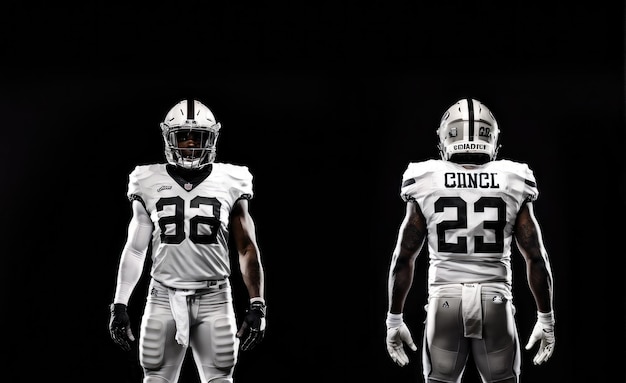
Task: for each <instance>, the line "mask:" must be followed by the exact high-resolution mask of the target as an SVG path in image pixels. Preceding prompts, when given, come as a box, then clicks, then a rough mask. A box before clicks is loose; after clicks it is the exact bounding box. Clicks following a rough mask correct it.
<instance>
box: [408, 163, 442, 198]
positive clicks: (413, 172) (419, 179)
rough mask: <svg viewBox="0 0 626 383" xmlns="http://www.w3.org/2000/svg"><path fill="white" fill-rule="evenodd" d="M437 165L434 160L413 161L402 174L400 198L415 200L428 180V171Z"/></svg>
mask: <svg viewBox="0 0 626 383" xmlns="http://www.w3.org/2000/svg"><path fill="white" fill-rule="evenodd" d="M435 166H436V162H434V161H433V160H427V161H424V162H411V163H409V165H408V166H407V168H406V170H405V171H404V173H403V174H402V185H401V186H400V198H402V200H403V201H404V202H408V201H415V200H416V198H417V197H416V196H417V193H418V191H419V190H420V188H421V187H422V186H424V183H425V182H427V180H426V177H424V176H425V175H426V174H427V173H429V172H431V171H432V169H433V168H434V167H435Z"/></svg>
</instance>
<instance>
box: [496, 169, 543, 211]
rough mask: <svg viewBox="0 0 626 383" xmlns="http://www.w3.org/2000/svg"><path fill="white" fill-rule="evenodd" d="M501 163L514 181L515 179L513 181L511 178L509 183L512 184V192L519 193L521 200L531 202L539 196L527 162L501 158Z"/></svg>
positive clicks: (532, 173)
mask: <svg viewBox="0 0 626 383" xmlns="http://www.w3.org/2000/svg"><path fill="white" fill-rule="evenodd" d="M503 165H505V166H506V169H507V170H508V171H509V173H510V175H511V177H513V178H514V181H516V182H513V180H512V182H511V185H514V186H513V187H514V188H515V190H514V192H516V193H519V195H520V197H521V201H522V202H524V201H530V202H533V201H535V200H537V198H538V197H539V189H538V188H537V180H536V179H535V174H534V172H533V171H532V169H530V167H529V166H528V164H525V163H521V162H513V161H506V160H503Z"/></svg>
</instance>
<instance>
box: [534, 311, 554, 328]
mask: <svg viewBox="0 0 626 383" xmlns="http://www.w3.org/2000/svg"><path fill="white" fill-rule="evenodd" d="M537 320H538V321H539V322H540V323H541V324H547V325H551V324H554V311H550V312H547V313H542V312H539V311H537Z"/></svg>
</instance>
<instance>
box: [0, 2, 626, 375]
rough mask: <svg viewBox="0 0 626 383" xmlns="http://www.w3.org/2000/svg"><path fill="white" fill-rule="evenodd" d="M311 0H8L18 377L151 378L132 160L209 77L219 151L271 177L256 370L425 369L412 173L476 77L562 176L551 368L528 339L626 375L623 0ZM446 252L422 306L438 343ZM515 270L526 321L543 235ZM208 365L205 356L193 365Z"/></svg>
mask: <svg viewBox="0 0 626 383" xmlns="http://www.w3.org/2000/svg"><path fill="white" fill-rule="evenodd" d="M294 4H295V2H294V3H290V4H279V3H271V4H270V3H268V2H255V3H253V4H251V5H246V4H244V3H241V2H223V3H221V4H211V5H208V4H206V3H205V2H200V1H184V2H178V3H176V4H174V3H172V4H167V3H166V4H162V5H156V4H153V3H148V2H135V3H133V4H127V3H124V2H115V1H114V2H90V3H87V2H85V3H83V4H80V5H78V6H77V5H71V6H70V5H69V4H68V5H63V4H59V3H57V2H55V3H54V4H51V5H36V4H30V5H23V4H20V3H18V2H14V1H11V2H7V3H5V5H4V7H5V12H3V16H4V17H3V19H4V20H3V22H2V23H1V24H0V36H1V39H0V44H1V50H2V52H3V57H4V58H3V60H2V65H1V69H2V75H1V76H0V79H1V83H0V108H1V109H0V111H1V112H2V113H1V114H2V117H3V118H2V125H1V129H2V133H3V138H2V143H3V150H2V151H1V154H0V156H1V157H0V158H1V159H2V164H3V165H2V167H1V171H2V179H3V182H2V194H1V197H2V199H3V202H4V203H3V204H2V206H3V214H2V217H3V219H2V222H1V223H0V230H1V231H2V233H3V236H2V238H3V243H4V246H3V248H4V250H3V260H4V263H3V267H2V268H1V270H2V279H1V280H2V290H3V292H4V294H3V295H4V303H3V309H2V315H1V316H0V317H1V318H2V319H1V322H0V323H1V326H2V327H1V328H2V332H3V334H5V336H4V341H3V342H2V348H3V355H5V356H4V357H3V362H2V363H3V366H2V368H3V371H4V373H5V376H9V377H10V380H11V381H12V382H27V381H28V382H30V381H32V380H33V379H40V378H41V377H42V376H44V377H57V378H58V379H62V380H63V381H66V382H83V381H90V382H112V381H115V382H140V381H141V371H140V369H139V365H138V360H137V348H136V347H135V348H134V349H133V350H132V351H131V352H129V353H124V352H122V351H120V350H118V349H117V348H116V347H115V346H114V345H113V344H112V342H111V341H110V339H109V337H108V330H107V326H108V304H109V303H110V302H111V299H112V296H113V289H114V284H115V276H116V270H117V264H118V261H119V253H120V251H121V248H122V246H123V242H124V239H125V235H126V224H127V222H128V219H129V217H130V215H129V214H130V209H129V204H128V202H127V201H126V197H125V192H126V186H127V176H128V173H129V172H130V171H131V170H132V169H133V167H134V166H135V165H137V164H140V163H149V162H160V161H162V160H163V152H162V141H161V136H160V129H159V125H158V124H159V122H160V121H161V119H162V118H163V117H164V115H165V113H166V112H167V110H168V109H169V108H170V107H171V106H173V105H174V104H175V103H176V102H178V101H179V100H180V99H183V98H185V97H196V98H199V99H200V100H202V101H203V102H204V103H205V104H206V105H208V106H209V107H210V108H211V109H212V110H213V111H214V113H215V115H216V116H217V118H218V120H220V121H221V122H222V125H223V129H222V132H221V135H220V140H219V144H218V161H223V162H232V163H238V164H245V165H248V166H249V168H250V170H251V171H252V173H253V174H254V176H255V199H254V200H253V202H252V203H251V211H252V214H253V216H254V218H255V221H256V224H257V231H258V240H259V245H260V247H261V251H262V257H263V261H264V266H265V269H266V270H265V271H266V285H267V291H266V295H267V302H268V317H267V320H268V328H267V338H266V339H265V341H264V343H262V345H261V346H260V347H259V348H257V349H256V350H254V351H252V352H249V353H243V354H241V355H240V362H239V365H238V367H237V370H236V375H235V376H236V379H237V380H238V381H239V382H240V383H245V382H256V381H259V380H261V381H270V380H271V381H299V380H304V379H314V380H321V381H327V382H344V381H357V380H361V379H367V380H368V381H378V382H417V381H421V361H420V358H419V353H416V354H411V359H412V363H411V364H410V365H409V366H407V367H404V368H399V367H396V366H395V365H394V364H393V363H392V362H391V361H390V359H389V358H388V356H387V354H386V351H385V343H384V335H385V330H384V319H385V313H386V278H387V268H388V263H389V258H390V255H391V251H392V249H393V246H394V243H395V239H396V234H397V229H398V226H399V224H400V221H401V219H402V217H403V214H404V205H403V203H402V201H401V200H400V198H399V183H400V179H401V175H402V172H403V171H404V169H405V168H406V165H407V164H408V162H409V161H419V160H422V159H426V158H432V157H435V156H436V155H437V152H436V136H435V129H436V127H437V125H438V122H439V118H440V116H441V114H442V113H443V111H444V110H445V109H446V108H447V107H448V106H449V105H450V104H451V103H453V102H454V101H456V100H457V99H458V98H461V97H468V96H469V97H474V98H477V99H479V100H481V101H483V102H484V103H485V104H487V105H488V106H489V107H490V108H491V110H492V111H493V112H494V114H495V115H496V118H497V119H498V122H499V124H500V128H501V130H502V134H501V144H502V149H501V151H500V155H501V157H502V158H510V159H515V160H518V161H522V162H527V163H528V164H529V165H530V166H531V168H532V169H533V170H534V171H535V175H536V177H537V180H538V186H539V190H540V195H539V200H538V201H537V203H536V213H537V216H538V219H539V221H540V224H541V226H542V229H543V234H544V240H545V242H546V246H547V249H548V251H549V253H550V257H551V259H552V264H553V273H554V278H555V308H556V317H557V345H556V350H555V354H554V356H553V358H552V359H551V360H550V362H549V363H548V364H546V365H542V366H533V365H532V361H531V360H532V356H533V355H534V354H533V352H526V351H524V352H523V364H522V379H523V380H524V381H527V382H552V381H554V380H555V379H557V378H558V379H559V380H563V381H564V380H572V379H574V378H578V379H585V378H594V380H605V381H606V380H608V381H612V382H615V381H624V380H625V373H624V370H623V367H622V366H623V363H624V361H625V355H624V350H623V345H624V341H625V340H626V339H625V331H624V323H625V317H624V302H626V300H625V299H624V292H625V288H624V273H625V271H624V270H625V267H624V266H625V265H624V250H623V234H624V223H623V217H624V207H625V204H624V202H625V201H624V179H625V177H624V160H625V157H624V143H625V140H624V79H623V73H624V62H623V57H624V41H623V36H624V23H623V19H624V7H623V4H620V3H619V2H616V3H615V4H613V5H611V6H608V5H603V4H601V3H599V2H594V3H593V4H591V5H590V4H579V5H572V4H566V3H565V2H556V3H554V2H553V3H552V4H551V5H546V4H543V3H541V2H524V3H516V4H509V2H498V1H480V2H474V3H472V4H469V3H466V2H460V1H450V2H438V5H421V4H418V3H417V2H414V3H408V2H407V3H393V2H376V1H374V2H372V3H371V4H369V5H367V6H365V5H363V4H348V3H337V2H323V1H322V2H315V3H314V4H313V3H312V4H308V5H305V4H302V3H298V5H294ZM505 4H507V5H506V6H505ZM235 266H236V265H235ZM425 267H426V257H425V256H422V257H421V258H420V259H419V260H418V269H417V271H416V273H417V275H416V279H415V283H414V288H413V290H412V291H411V294H410V297H409V303H408V304H407V307H406V310H405V321H406V322H407V324H408V325H409V327H410V328H411V330H412V331H413V335H414V338H415V339H416V340H417V341H418V342H419V340H420V338H421V331H422V320H423V317H424V312H423V309H422V306H423V305H424V303H425V286H426V284H425ZM514 270H515V274H514V283H515V294H516V296H515V302H516V306H517V319H518V324H519V330H520V337H521V341H522V343H525V342H526V340H527V338H528V335H529V334H530V331H531V328H532V325H533V324H534V321H535V309H534V304H533V301H532V297H531V296H530V292H529V290H528V288H527V287H526V280H525V274H524V265H523V262H522V261H521V260H520V257H517V256H516V257H515V261H514ZM234 274H235V275H234V276H233V281H234V284H235V298H236V305H237V310H238V315H241V314H242V312H243V310H244V309H245V307H246V296H245V295H243V294H245V293H244V292H243V287H242V286H243V285H242V284H241V280H240V278H239V276H238V273H237V272H235V273H234ZM146 275H147V274H144V276H146ZM144 288H145V280H144V281H143V282H142V284H140V286H138V289H137V290H136V291H135V293H134V295H133V297H132V299H131V302H130V310H131V317H132V320H133V325H134V326H135V328H136V327H137V325H138V322H139V319H140V315H141V311H142V310H143V300H144V291H143V290H142V289H144ZM135 333H136V335H138V331H136V332H135ZM194 374H195V372H194V371H193V366H191V365H189V364H186V365H185V369H184V370H183V377H182V378H181V381H180V383H187V382H195V380H194V379H195V378H196V377H195V376H194ZM466 375H467V378H466V380H465V382H466V383H473V382H478V381H479V380H478V378H477V377H476V374H475V372H474V371H473V367H468V371H467V374H466Z"/></svg>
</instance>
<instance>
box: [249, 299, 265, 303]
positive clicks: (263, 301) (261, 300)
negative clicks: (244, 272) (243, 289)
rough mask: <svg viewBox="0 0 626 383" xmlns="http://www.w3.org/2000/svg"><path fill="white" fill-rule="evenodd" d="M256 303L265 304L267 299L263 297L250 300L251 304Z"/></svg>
mask: <svg viewBox="0 0 626 383" xmlns="http://www.w3.org/2000/svg"><path fill="white" fill-rule="evenodd" d="M254 302H261V303H263V304H265V299H263V298H261V297H254V298H250V303H254Z"/></svg>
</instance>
